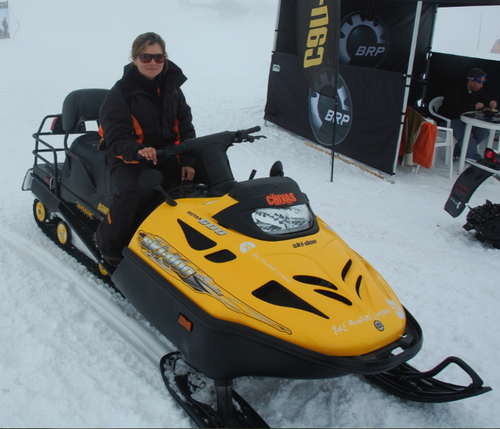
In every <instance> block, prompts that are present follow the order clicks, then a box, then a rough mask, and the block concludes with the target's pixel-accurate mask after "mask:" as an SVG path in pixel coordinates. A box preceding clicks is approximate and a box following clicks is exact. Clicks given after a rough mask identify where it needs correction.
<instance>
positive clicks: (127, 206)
mask: <svg viewBox="0 0 500 429" xmlns="http://www.w3.org/2000/svg"><path fill="white" fill-rule="evenodd" d="M131 57H132V62H131V63H130V64H128V65H127V66H125V69H124V74H123V77H122V78H121V79H120V80H119V81H118V82H117V83H116V84H115V85H114V86H113V88H112V89H111V90H110V92H109V94H108V95H107V97H106V99H105V100H104V102H103V103H102V105H101V108H100V113H99V122H100V129H99V131H100V133H101V135H102V136H103V142H104V143H105V144H104V146H105V149H106V155H107V161H108V164H109V167H110V171H111V175H112V177H113V180H114V181H115V183H116V185H117V186H118V189H119V192H118V194H116V195H115V196H114V198H113V203H112V205H111V207H110V211H109V214H108V215H107V217H106V218H104V220H103V221H102V222H101V224H100V225H99V228H98V229H97V232H96V241H97V245H98V247H99V250H100V252H101V254H102V255H103V258H104V259H105V260H106V261H108V262H114V263H118V262H119V261H120V260H121V259H122V249H123V247H125V246H126V245H127V244H128V241H129V240H130V237H131V231H132V229H133V225H134V223H135V222H136V221H137V220H138V219H139V218H140V216H139V215H140V211H141V209H143V208H144V207H146V206H147V205H148V203H149V202H150V201H151V198H152V195H150V194H148V193H145V192H144V191H143V190H141V189H140V187H139V184H138V179H139V176H140V174H141V173H142V172H143V171H145V170H147V169H151V168H155V169H159V170H161V172H162V173H163V175H164V177H165V178H166V179H167V180H176V179H177V180H179V181H180V180H183V181H184V180H187V181H192V180H193V179H194V176H195V173H196V171H195V166H196V160H195V159H194V158H192V157H187V156H186V157H180V158H179V159H177V158H171V159H168V160H167V161H166V162H162V163H159V162H158V159H157V152H156V150H157V149H160V148H163V147H165V146H168V145H174V144H176V143H178V142H179V141H182V140H185V139H189V138H193V137H195V136H196V135H195V130H194V127H193V124H192V115H191V109H190V107H189V106H188V104H187V103H186V99H185V97H184V94H183V93H182V91H181V89H180V86H181V85H182V84H183V83H184V82H185V81H186V79H187V78H186V77H185V76H184V74H183V73H182V70H181V69H180V68H179V67H177V66H176V65H175V64H174V63H172V62H171V61H169V60H168V59H167V53H166V50H165V42H164V41H163V39H162V38H161V37H160V36H159V35H158V34H156V33H144V34H141V35H140V36H138V37H137V38H136V39H135V41H134V43H133V44H132V54H131ZM101 146H103V145H102V144H101ZM100 149H102V147H101V148H100ZM138 155H141V156H142V157H144V158H145V159H146V160H148V161H150V162H141V163H139V162H138V161H137V156H138Z"/></svg>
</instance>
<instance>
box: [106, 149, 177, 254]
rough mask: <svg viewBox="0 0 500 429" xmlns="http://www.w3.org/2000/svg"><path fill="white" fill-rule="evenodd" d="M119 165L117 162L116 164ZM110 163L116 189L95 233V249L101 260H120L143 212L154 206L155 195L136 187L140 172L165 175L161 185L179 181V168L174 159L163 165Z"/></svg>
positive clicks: (142, 216) (113, 161)
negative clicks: (101, 257)
mask: <svg viewBox="0 0 500 429" xmlns="http://www.w3.org/2000/svg"><path fill="white" fill-rule="evenodd" d="M116 161H118V160H116ZM116 161H115V160H112V161H111V162H110V164H112V165H111V176H112V178H113V180H114V181H115V183H116V185H117V186H118V190H119V191H118V193H117V194H116V195H114V197H113V202H112V204H111V207H110V210H109V214H108V216H107V217H105V218H104V219H103V220H102V222H101V223H100V224H99V227H98V228H97V231H96V241H97V247H98V248H99V251H100V252H101V254H102V255H103V256H107V257H110V258H121V256H122V251H123V248H124V247H126V246H128V244H129V242H130V240H131V238H132V236H133V233H134V231H135V229H136V228H138V227H139V224H138V222H140V221H141V220H142V219H143V218H144V215H145V214H146V213H144V211H145V210H146V209H147V208H148V206H149V205H150V203H152V202H153V199H154V194H152V193H149V192H147V191H144V190H142V189H141V188H140V187H139V176H140V175H141V173H142V172H144V171H146V170H148V169H152V168H155V169H157V170H160V171H161V172H162V173H163V175H164V178H165V179H164V183H168V181H169V180H170V181H173V180H176V181H180V179H181V171H182V167H181V165H180V164H179V163H178V162H177V159H175V158H171V159H170V160H169V162H167V163H166V164H164V165H153V164H152V163H146V162H141V163H139V164H126V163H125V162H122V161H121V160H120V161H118V162H116Z"/></svg>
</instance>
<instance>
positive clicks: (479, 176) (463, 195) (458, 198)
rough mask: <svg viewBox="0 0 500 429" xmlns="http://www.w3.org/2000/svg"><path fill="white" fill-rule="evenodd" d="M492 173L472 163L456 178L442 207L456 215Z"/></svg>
mask: <svg viewBox="0 0 500 429" xmlns="http://www.w3.org/2000/svg"><path fill="white" fill-rule="evenodd" d="M492 174H493V173H490V172H488V171H486V170H482V169H481V168H478V167H476V166H474V165H471V166H470V167H469V168H467V169H466V170H465V171H464V172H463V173H462V174H461V175H460V176H459V177H458V179H457V180H456V182H455V184H454V185H453V189H452V190H451V194H450V196H449V197H448V201H446V204H445V206H444V209H445V210H446V211H447V212H448V213H449V214H450V215H451V216H453V217H458V216H459V215H460V214H461V213H462V212H463V211H464V209H465V205H466V204H467V203H468V202H469V200H470V199H471V197H472V195H473V194H474V192H476V189H477V188H478V187H479V186H480V185H481V184H482V183H484V181H485V180H486V179H487V178H488V177H490V176H491V175H492Z"/></svg>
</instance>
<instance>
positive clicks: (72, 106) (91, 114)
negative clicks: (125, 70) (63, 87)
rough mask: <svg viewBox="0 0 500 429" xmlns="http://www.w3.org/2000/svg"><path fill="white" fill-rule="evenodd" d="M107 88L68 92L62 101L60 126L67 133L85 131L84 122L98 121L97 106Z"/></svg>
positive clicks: (104, 95) (98, 106)
mask: <svg viewBox="0 0 500 429" xmlns="http://www.w3.org/2000/svg"><path fill="white" fill-rule="evenodd" d="M108 92H109V90H107V89H78V90H76V91H73V92H70V93H69V94H68V95H67V96H66V98H65V99H64V103H63V110H62V127H63V129H64V131H65V132H66V133H67V134H81V133H84V132H85V122H87V121H98V119H99V108H100V107H101V104H102V102H103V101H104V98H105V97H106V95H107V94H108Z"/></svg>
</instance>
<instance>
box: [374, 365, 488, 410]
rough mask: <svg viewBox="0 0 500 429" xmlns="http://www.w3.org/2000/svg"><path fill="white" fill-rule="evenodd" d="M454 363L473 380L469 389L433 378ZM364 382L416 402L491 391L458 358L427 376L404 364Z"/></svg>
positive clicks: (433, 370) (462, 396)
mask: <svg viewBox="0 0 500 429" xmlns="http://www.w3.org/2000/svg"><path fill="white" fill-rule="evenodd" d="M453 363H454V364H456V365H458V366H459V367H460V368H462V369H463V370H464V371H465V372H466V373H467V374H468V375H469V377H470V378H471V381H472V382H471V383H470V384H469V385H468V386H460V385H456V384H452V383H447V382H444V381H440V380H438V379H436V378H434V377H435V376H436V375H438V374H439V373H440V372H441V371H443V370H444V369H445V368H446V367H447V366H449V365H450V364H453ZM365 378H366V379H367V380H369V381H371V382H372V383H374V384H377V385H378V386H380V387H382V388H383V389H384V390H386V391H387V392H389V393H391V394H393V395H395V396H398V397H400V398H403V399H408V400H410V401H416V402H430V403H438V402H452V401H458V400H460V399H465V398H470V397H472V396H477V395H482V394H483V393H486V392H489V391H491V387H489V386H483V380H482V379H481V377H479V375H478V374H477V373H476V372H475V371H474V370H473V369H472V368H471V367H470V366H469V365H468V364H467V363H465V362H464V361H463V360H462V359H460V358H458V357H455V356H449V357H447V358H446V359H445V360H443V362H441V363H440V364H439V365H437V366H436V367H434V368H433V369H431V370H430V371H427V372H420V371H419V370H417V369H416V368H414V367H413V366H411V365H409V364H408V363H403V364H401V365H398V366H397V367H396V368H393V369H391V370H389V371H386V372H383V373H380V374H373V375H365Z"/></svg>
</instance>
